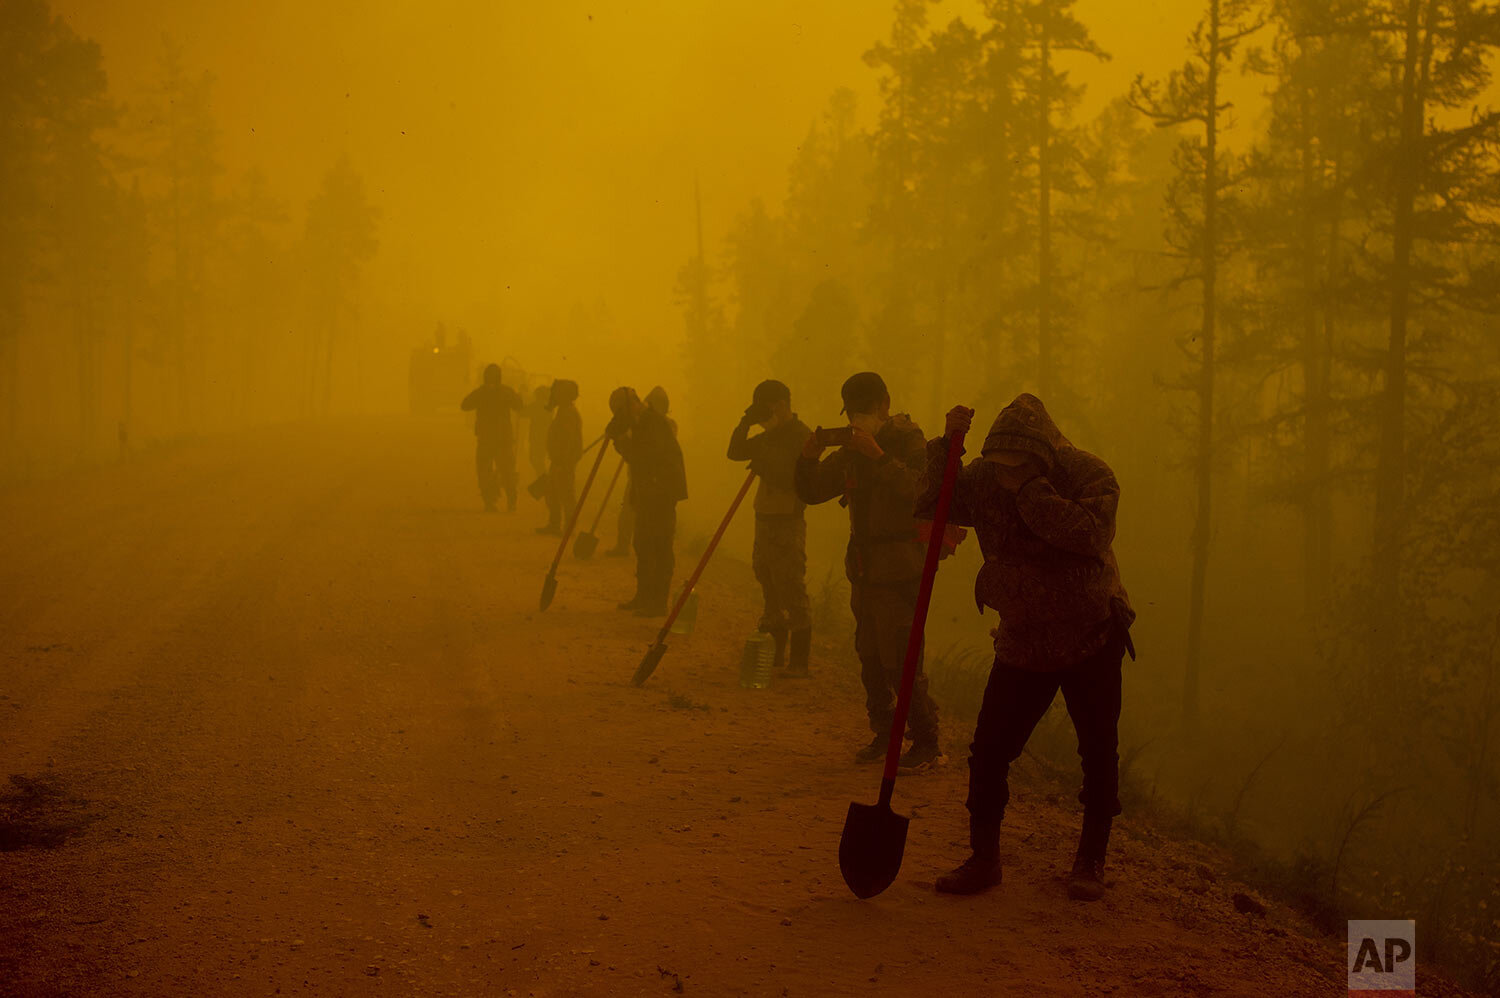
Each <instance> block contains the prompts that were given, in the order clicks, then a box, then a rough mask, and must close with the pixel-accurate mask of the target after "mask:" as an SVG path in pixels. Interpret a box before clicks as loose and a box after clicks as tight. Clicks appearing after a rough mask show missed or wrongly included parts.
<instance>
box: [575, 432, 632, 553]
mask: <svg viewBox="0 0 1500 998" xmlns="http://www.w3.org/2000/svg"><path fill="white" fill-rule="evenodd" d="M624 470H625V459H624V458H623V457H622V458H620V464H619V466H618V467H616V468H615V477H613V478H611V479H610V480H609V488H607V489H605V490H604V498H603V499H601V500H600V501H599V512H597V513H595V514H594V522H593V524H592V525H591V526H590V527H589V529H588V530H587V531H585V532H584V533H581V534H579V535H578V536H577V538H575V539H574V541H573V557H575V558H581V559H582V560H584V561H587V560H588V559H590V558H592V557H593V556H594V552H595V551H597V550H599V538H598V536H597V535H595V533H594V531H596V530H598V529H599V521H600V520H602V519H604V510H605V509H606V508H607V507H608V506H609V497H610V496H612V495H614V492H615V485H616V484H617V483H618V482H619V481H620V472H622V471H624Z"/></svg>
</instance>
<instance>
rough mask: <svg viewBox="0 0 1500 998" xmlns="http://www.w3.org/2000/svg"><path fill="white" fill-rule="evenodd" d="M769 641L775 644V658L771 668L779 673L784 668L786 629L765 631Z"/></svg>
mask: <svg viewBox="0 0 1500 998" xmlns="http://www.w3.org/2000/svg"><path fill="white" fill-rule="evenodd" d="M766 633H767V634H769V635H771V639H772V640H773V641H775V642H776V658H775V659H774V660H772V662H771V668H772V669H773V670H775V671H776V672H781V671H782V670H783V669H785V668H786V628H784V627H783V628H781V629H779V630H772V631H767V632H766Z"/></svg>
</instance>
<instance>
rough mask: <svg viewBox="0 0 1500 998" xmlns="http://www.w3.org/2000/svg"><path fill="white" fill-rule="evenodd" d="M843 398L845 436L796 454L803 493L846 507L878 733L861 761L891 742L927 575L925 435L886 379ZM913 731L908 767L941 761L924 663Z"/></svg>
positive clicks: (851, 384) (853, 388)
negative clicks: (921, 496)
mask: <svg viewBox="0 0 1500 998" xmlns="http://www.w3.org/2000/svg"><path fill="white" fill-rule="evenodd" d="M841 394H842V395H843V399H844V412H846V413H847V414H848V416H849V426H848V427H846V428H844V429H843V430H841V431H839V432H840V433H842V434H843V436H844V437H845V439H846V441H847V442H844V443H841V444H840V445H839V449H838V450H837V451H835V452H834V453H833V454H831V455H829V456H828V457H826V458H823V460H821V461H819V457H820V456H821V455H822V453H823V451H824V449H825V448H826V447H827V446H831V444H828V443H825V442H823V441H820V440H819V439H818V437H817V436H816V435H813V436H809V437H808V438H807V444H806V446H805V447H804V448H803V450H802V454H801V456H800V457H799V458H798V459H797V472H796V482H797V495H798V496H799V497H800V498H801V499H802V501H803V502H805V503H809V504H812V505H816V504H818V503H824V502H828V501H829V500H830V499H838V500H839V501H840V503H841V504H842V505H844V506H847V507H848V509H849V548H848V553H847V554H846V555H845V556H844V569H845V571H846V572H847V574H848V576H849V590H850V604H851V605H852V607H853V609H854V651H855V653H856V654H857V655H858V656H859V665H860V678H861V679H862V680H863V681H864V686H865V710H866V712H867V713H868V714H869V717H870V730H871V731H872V732H874V738H873V739H872V740H871V742H870V744H869V745H867V746H865V747H864V748H863V749H861V750H860V751H859V752H858V753H857V754H856V755H855V759H856V760H857V761H859V762H878V761H879V760H881V759H883V758H885V752H886V747H887V745H888V744H889V742H890V735H891V721H892V720H893V718H894V717H895V708H896V694H897V692H898V691H899V690H900V687H901V671H902V666H903V665H904V664H905V661H906V641H907V636H908V634H910V633H911V624H912V617H913V616H914V615H915V614H916V608H917V588H918V586H919V585H920V583H921V578H922V558H923V549H922V544H921V541H920V539H919V533H918V527H917V520H916V517H915V516H913V515H912V505H913V503H914V502H915V501H916V498H917V485H918V483H919V481H920V480H921V477H922V471H923V469H924V468H925V467H926V462H927V455H926V450H925V446H926V441H925V439H924V438H923V436H922V431H921V429H919V428H918V427H917V424H916V423H913V422H912V421H911V418H910V417H909V416H906V415H904V414H900V413H898V414H896V415H892V414H891V396H890V393H889V392H888V391H886V387H885V382H884V381H883V380H882V379H881V377H880V375H878V374H875V373H874V372H872V371H865V372H862V373H860V374H856V375H854V376H852V377H851V378H849V380H848V381H845V382H844V387H843V389H842V390H841ZM908 729H909V731H910V732H911V740H912V745H911V748H910V749H909V750H908V751H907V752H906V753H905V754H904V755H903V756H902V757H901V765H902V767H903V768H904V769H921V768H923V767H926V766H929V765H932V764H934V763H937V762H940V761H942V757H943V755H942V751H941V748H940V746H939V742H938V715H937V705H936V704H934V703H933V702H932V697H930V696H928V694H927V676H926V674H925V673H924V672H923V671H922V663H921V660H920V659H919V660H918V662H917V677H916V683H915V685H914V686H913V687H912V700H911V718H910V720H909V721H908Z"/></svg>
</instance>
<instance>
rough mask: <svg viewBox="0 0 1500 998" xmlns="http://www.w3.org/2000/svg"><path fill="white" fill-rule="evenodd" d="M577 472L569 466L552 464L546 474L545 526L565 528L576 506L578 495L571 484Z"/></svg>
mask: <svg viewBox="0 0 1500 998" xmlns="http://www.w3.org/2000/svg"><path fill="white" fill-rule="evenodd" d="M577 470H578V469H577V468H575V467H574V466H573V465H571V464H570V465H566V466H559V465H556V464H554V465H553V466H552V470H551V471H550V472H548V473H547V525H548V526H550V527H556V528H557V529H558V530H561V529H562V528H563V527H566V526H567V525H568V517H570V516H572V515H573V510H574V507H576V506H577V505H578V493H577V492H576V491H575V486H574V482H573V479H574V475H575V474H576V472H577Z"/></svg>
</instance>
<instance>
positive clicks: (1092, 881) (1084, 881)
mask: <svg viewBox="0 0 1500 998" xmlns="http://www.w3.org/2000/svg"><path fill="white" fill-rule="evenodd" d="M1113 820H1114V819H1113V818H1110V817H1108V816H1106V817H1103V818H1099V817H1096V816H1093V815H1089V814H1085V815H1084V816H1083V831H1082V832H1081V833H1080V834H1079V836H1078V855H1077V857H1076V858H1075V859H1074V860H1073V870H1072V872H1071V873H1069V874H1068V897H1070V898H1072V899H1073V900H1074V901H1097V900H1099V899H1100V898H1102V897H1103V896H1104V889H1105V888H1104V854H1105V852H1106V851H1107V850H1108V849H1109V830H1110V825H1111V823H1112V822H1113Z"/></svg>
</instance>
